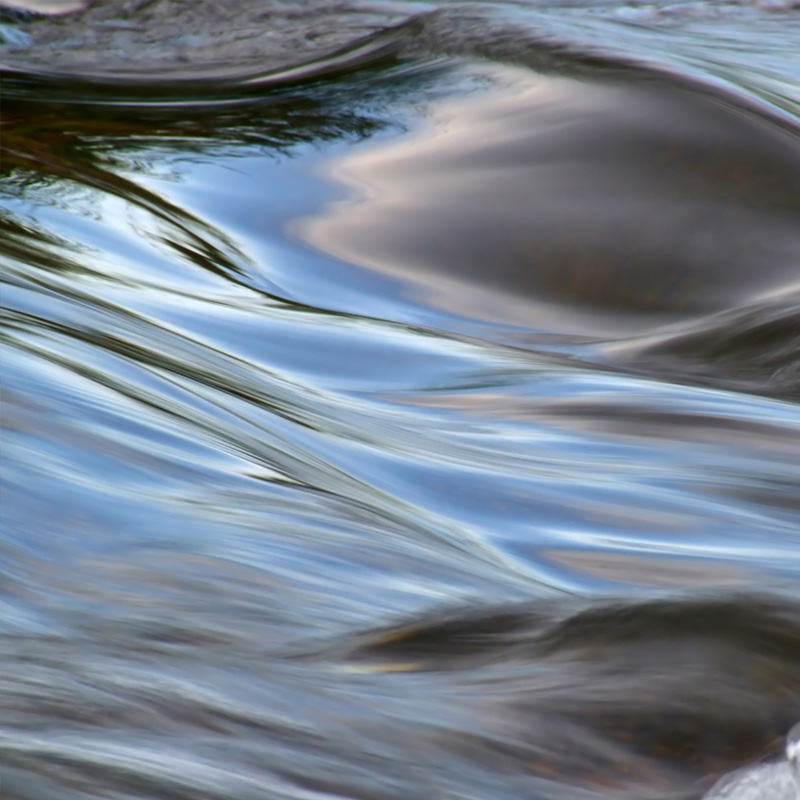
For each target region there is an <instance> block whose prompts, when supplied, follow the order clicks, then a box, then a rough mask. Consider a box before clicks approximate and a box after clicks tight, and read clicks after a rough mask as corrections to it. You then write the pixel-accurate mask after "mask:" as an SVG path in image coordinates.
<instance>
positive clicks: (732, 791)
mask: <svg viewBox="0 0 800 800" xmlns="http://www.w3.org/2000/svg"><path fill="white" fill-rule="evenodd" d="M704 800H800V723H798V724H797V725H795V726H794V727H793V728H792V729H791V730H790V731H789V734H788V735H787V737H786V760H785V761H779V762H777V763H775V764H761V765H759V766H757V767H753V768H750V769H743V770H737V771H736V772H732V773H731V774H730V775H726V776H725V777H724V778H722V780H720V781H719V783H717V784H716V785H715V786H714V788H713V789H712V790H711V791H710V792H709V793H708V794H707V795H706V796H705V798H704Z"/></svg>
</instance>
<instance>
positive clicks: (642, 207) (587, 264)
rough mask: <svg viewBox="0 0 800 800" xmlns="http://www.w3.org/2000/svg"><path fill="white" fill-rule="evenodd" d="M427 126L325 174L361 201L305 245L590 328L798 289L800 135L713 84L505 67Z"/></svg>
mask: <svg viewBox="0 0 800 800" xmlns="http://www.w3.org/2000/svg"><path fill="white" fill-rule="evenodd" d="M496 77H497V78H498V81H501V82H502V83H503V88H496V89H493V90H491V91H489V92H487V93H486V94H484V95H483V96H481V97H479V98H477V99H469V100H467V101H464V100H462V101H459V102H451V103H446V104H442V105H441V106H440V107H438V109H437V110H435V112H434V113H433V115H432V122H431V124H429V125H427V126H426V128H425V130H423V131H422V132H416V133H415V134H413V135H410V136H406V137H404V138H402V139H400V140H395V141H394V142H391V143H389V144H382V145H379V146H376V147H373V148H370V149H367V150H363V149H362V150H361V151H359V152H357V153H356V154H355V155H347V156H345V158H343V159H341V160H340V161H338V162H337V163H335V164H333V165H332V166H331V174H332V175H333V176H334V177H335V179H337V180H340V181H344V182H346V183H349V184H352V185H355V186H356V187H357V195H358V196H357V198H356V199H355V200H351V201H349V202H345V203H339V204H337V205H334V206H332V207H330V208H328V209H327V211H326V213H325V214H324V215H322V216H320V217H318V218H316V219H313V220H309V221H304V222H303V223H302V225H301V226H300V228H301V231H302V235H303V236H304V237H305V238H306V239H307V240H308V241H310V242H311V243H312V244H313V245H315V246H316V247H318V248H320V249H322V250H324V251H326V252H328V253H331V254H334V255H336V256H337V257H339V258H343V259H345V260H347V261H350V262H352V263H355V264H358V265H361V266H365V267H369V268H371V269H375V270H380V271H382V272H386V273H391V274H393V275H394V276H397V277H400V278H401V279H403V280H407V281H408V282H409V284H408V286H409V289H408V291H409V292H410V293H411V294H412V295H413V296H414V297H415V298H416V299H418V300H422V301H423V302H425V303H429V304H433V305H435V306H437V307H439V308H444V309H446V310H448V311H453V312H456V313H460V314H466V315H468V316H473V317H478V318H481V319H490V320H494V321H502V322H517V323H522V324H526V325H533V326H539V325H541V326H542V327H545V328H548V329H553V328H555V329H556V330H559V329H560V330H565V329H567V330H570V331H578V332H582V333H589V334H609V333H622V332H635V331H641V330H644V329H645V328H647V327H649V326H652V325H653V324H654V323H663V322H669V321H673V320H676V319H684V318H686V317H688V316H693V315H701V314H705V313H709V312H714V311H718V310H722V309H727V308H730V307H734V306H737V305H739V304H740V303H742V302H745V301H749V300H750V299H752V298H753V297H755V296H759V295H761V294H764V293H769V292H774V291H777V290H781V289H782V288H784V287H786V286H788V285H791V284H792V283H796V282H798V281H800V264H799V263H798V253H800V137H799V136H798V133H797V132H796V131H794V130H793V129H791V127H790V126H789V125H788V124H784V123H782V122H779V121H777V120H775V119H771V118H770V117H768V116H766V115H765V114H762V113H760V112H759V111H758V110H756V109H755V108H751V107H747V106H746V105H745V104H743V103H742V102H739V101H738V100H735V99H733V98H729V97H727V96H725V95H723V94H722V93H721V92H720V91H717V90H711V89H708V88H704V87H694V86H692V85H690V84H688V83H685V82H678V81H677V80H676V81H673V80H672V79H670V78H669V77H667V76H661V75H659V76H656V75H650V76H648V75H647V73H644V75H643V77H642V78H640V79H638V80H635V81H630V82H621V81H619V82H614V81H611V80H608V79H605V80H597V81H578V80H572V79H567V78H559V77H543V76H537V75H535V74H532V73H530V72H526V71H523V70H517V69H511V68H501V70H500V72H499V73H498V74H497V75H496Z"/></svg>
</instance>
